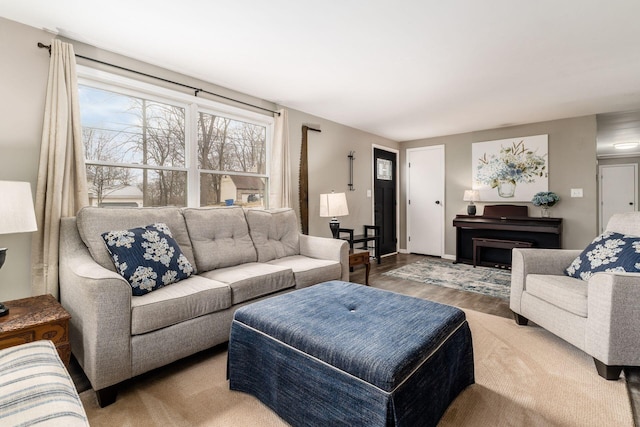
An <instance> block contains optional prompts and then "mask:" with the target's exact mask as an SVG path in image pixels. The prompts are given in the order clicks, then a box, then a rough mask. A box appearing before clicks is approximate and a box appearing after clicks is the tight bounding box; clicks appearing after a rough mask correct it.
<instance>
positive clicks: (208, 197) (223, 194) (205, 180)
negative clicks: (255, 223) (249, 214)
mask: <svg viewBox="0 0 640 427" xmlns="http://www.w3.org/2000/svg"><path fill="white" fill-rule="evenodd" d="M264 192H265V179H264V178H258V177H255V176H237V175H222V174H213V173H201V174H200V206H220V205H236V206H245V207H264Z"/></svg>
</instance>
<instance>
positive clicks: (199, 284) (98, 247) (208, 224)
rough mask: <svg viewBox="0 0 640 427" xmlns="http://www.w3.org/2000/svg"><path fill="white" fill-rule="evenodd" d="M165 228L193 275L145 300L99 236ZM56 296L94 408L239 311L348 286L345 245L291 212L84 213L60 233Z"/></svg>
mask: <svg viewBox="0 0 640 427" xmlns="http://www.w3.org/2000/svg"><path fill="white" fill-rule="evenodd" d="M153 223H165V224H167V226H168V227H169V229H170V231H171V234H172V236H173V238H174V239H175V241H176V242H177V243H178V245H179V247H180V249H181V250H182V252H183V253H184V255H185V256H186V258H187V259H188V260H189V262H190V263H191V265H192V266H193V267H194V269H195V274H193V275H192V276H190V277H189V278H187V279H185V280H182V281H179V282H177V283H173V284H171V285H168V286H165V287H162V288H160V289H157V290H155V291H153V292H150V293H147V294H145V295H142V296H132V288H131V286H130V285H129V283H128V282H127V281H126V280H125V279H124V278H123V277H122V276H121V275H120V274H118V273H117V272H116V270H115V267H114V264H113V262H112V260H111V258H110V256H109V253H108V251H107V249H106V246H105V243H104V240H103V239H102V237H101V234H102V233H104V232H108V231H113V230H124V229H130V228H133V227H144V226H146V225H149V224H153ZM59 268H60V270H59V276H60V298H61V303H62V305H63V306H64V307H65V309H67V311H69V313H70V314H71V316H72V317H71V325H70V340H71V350H72V352H73V354H74V355H75V357H76V358H77V360H78V362H79V363H80V365H81V366H82V368H83V370H84V372H85V373H86V375H87V377H88V378H89V381H90V382H91V385H92V387H93V389H94V390H95V391H96V395H97V398H98V403H99V404H100V406H106V405H108V404H110V403H112V402H113V401H115V398H116V392H117V384H118V383H120V382H122V381H124V380H126V379H129V378H132V377H134V376H136V375H140V374H142V373H144V372H147V371H149V370H152V369H155V368H158V367H160V366H163V365H166V364H168V363H171V362H173V361H175V360H178V359H180V358H183V357H185V356H188V355H191V354H194V353H196V352H198V351H201V350H204V349H207V348H209V347H212V346H215V345H217V344H220V343H224V342H226V341H228V339H229V331H230V326H231V322H232V318H233V313H234V312H235V310H236V309H237V308H238V307H241V306H243V305H246V304H249V303H251V302H254V301H257V300H260V299H262V298H266V297H270V296H273V295H276V294H280V293H284V292H289V291H291V290H294V289H297V288H303V287H306V286H310V285H313V284H316V283H320V282H324V281H327V280H334V279H338V280H348V278H349V260H348V245H347V242H345V241H342V240H337V239H331V238H322V237H314V236H307V235H303V234H300V232H299V225H298V221H297V218H296V215H295V213H294V211H293V210H291V209H283V210H274V211H268V210H246V211H245V210H244V209H242V208H240V207H224V208H170V207H168V208H115V209H101V208H92V207H89V208H84V209H82V210H81V211H80V212H79V213H78V215H77V217H75V218H64V219H63V220H62V222H61V229H60V257H59Z"/></svg>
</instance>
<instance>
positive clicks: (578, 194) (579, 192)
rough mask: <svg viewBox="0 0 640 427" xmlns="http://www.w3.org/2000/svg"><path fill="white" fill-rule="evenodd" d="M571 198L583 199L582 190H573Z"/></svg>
mask: <svg viewBox="0 0 640 427" xmlns="http://www.w3.org/2000/svg"><path fill="white" fill-rule="evenodd" d="M571 197H582V188H572V189H571Z"/></svg>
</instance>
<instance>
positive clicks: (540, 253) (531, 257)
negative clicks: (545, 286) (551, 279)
mask: <svg viewBox="0 0 640 427" xmlns="http://www.w3.org/2000/svg"><path fill="white" fill-rule="evenodd" d="M581 252H582V251H581V250H579V249H522V248H514V249H513V250H512V254H511V297H510V299H509V307H510V308H511V310H512V311H514V312H515V313H519V314H521V313H522V311H521V306H520V300H521V299H522V293H523V292H524V290H525V288H526V277H527V275H528V274H551V275H556V276H561V275H564V270H565V269H566V268H567V267H569V264H571V262H572V261H573V260H574V259H575V258H576V257H577V256H578V255H580V253H581Z"/></svg>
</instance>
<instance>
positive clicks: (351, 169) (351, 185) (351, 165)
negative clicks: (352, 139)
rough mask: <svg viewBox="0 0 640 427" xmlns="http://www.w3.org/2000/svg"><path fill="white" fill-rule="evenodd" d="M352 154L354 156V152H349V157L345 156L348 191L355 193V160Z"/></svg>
mask: <svg viewBox="0 0 640 427" xmlns="http://www.w3.org/2000/svg"><path fill="white" fill-rule="evenodd" d="M354 154H356V152H355V151H349V155H348V156H347V157H348V158H349V184H347V185H349V191H356V189H355V188H353V161H354V160H355V159H356V158H355V157H354Z"/></svg>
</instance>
